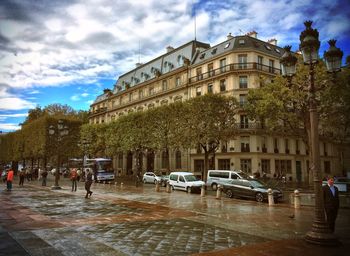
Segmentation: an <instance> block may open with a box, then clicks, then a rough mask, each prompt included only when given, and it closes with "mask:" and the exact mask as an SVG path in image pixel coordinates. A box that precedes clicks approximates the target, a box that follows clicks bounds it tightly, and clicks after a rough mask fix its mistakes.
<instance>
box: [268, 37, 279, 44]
mask: <svg viewBox="0 0 350 256" xmlns="http://www.w3.org/2000/svg"><path fill="white" fill-rule="evenodd" d="M267 42H268V43H269V44H272V45H277V40H276V39H275V38H271V39H269V40H267Z"/></svg>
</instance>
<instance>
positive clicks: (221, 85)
mask: <svg viewBox="0 0 350 256" xmlns="http://www.w3.org/2000/svg"><path fill="white" fill-rule="evenodd" d="M224 91H226V80H225V79H223V80H220V92H224Z"/></svg>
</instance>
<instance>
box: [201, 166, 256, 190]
mask: <svg viewBox="0 0 350 256" xmlns="http://www.w3.org/2000/svg"><path fill="white" fill-rule="evenodd" d="M249 178H250V176H249V175H248V174H246V173H244V172H242V171H230V170H209V171H208V176H207V186H211V188H212V189H213V190H216V189H217V188H218V184H220V183H223V182H226V181H229V180H236V179H249Z"/></svg>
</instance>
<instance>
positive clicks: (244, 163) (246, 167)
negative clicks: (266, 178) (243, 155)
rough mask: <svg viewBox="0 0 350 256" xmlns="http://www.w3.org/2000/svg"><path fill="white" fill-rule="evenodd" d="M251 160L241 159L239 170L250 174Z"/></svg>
mask: <svg viewBox="0 0 350 256" xmlns="http://www.w3.org/2000/svg"><path fill="white" fill-rule="evenodd" d="M251 169H252V160H251V159H241V170H242V171H243V172H247V173H251Z"/></svg>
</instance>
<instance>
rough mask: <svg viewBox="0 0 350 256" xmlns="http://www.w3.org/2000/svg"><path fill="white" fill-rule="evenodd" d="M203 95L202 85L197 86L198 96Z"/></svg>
mask: <svg viewBox="0 0 350 256" xmlns="http://www.w3.org/2000/svg"><path fill="white" fill-rule="evenodd" d="M201 95H202V87H197V88H196V96H201Z"/></svg>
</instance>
